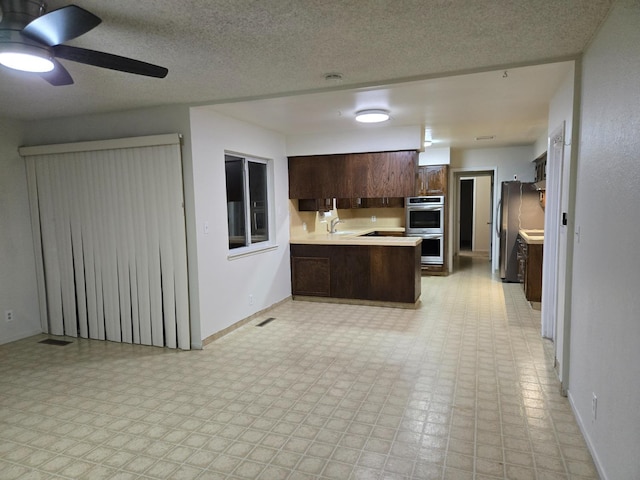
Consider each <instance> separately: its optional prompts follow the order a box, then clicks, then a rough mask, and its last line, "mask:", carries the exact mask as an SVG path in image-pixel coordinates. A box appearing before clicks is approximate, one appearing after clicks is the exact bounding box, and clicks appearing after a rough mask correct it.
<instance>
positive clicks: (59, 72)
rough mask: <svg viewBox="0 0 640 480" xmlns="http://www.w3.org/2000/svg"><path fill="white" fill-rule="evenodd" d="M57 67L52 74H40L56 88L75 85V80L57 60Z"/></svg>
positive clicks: (55, 62)
mask: <svg viewBox="0 0 640 480" xmlns="http://www.w3.org/2000/svg"><path fill="white" fill-rule="evenodd" d="M53 63H54V65H55V67H54V68H53V70H51V71H50V72H45V73H40V74H39V75H40V76H41V77H42V78H44V79H45V80H46V81H47V82H49V83H50V84H51V85H53V86H54V87H59V86H62V85H73V78H71V75H70V74H69V72H68V71H67V69H66V68H64V67H63V66H62V64H61V63H60V62H58V61H56V60H54V61H53Z"/></svg>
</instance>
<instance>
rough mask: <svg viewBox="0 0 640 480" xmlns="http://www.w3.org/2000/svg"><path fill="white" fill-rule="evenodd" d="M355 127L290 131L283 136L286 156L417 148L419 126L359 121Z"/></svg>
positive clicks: (419, 141) (420, 143)
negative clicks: (307, 132)
mask: <svg viewBox="0 0 640 480" xmlns="http://www.w3.org/2000/svg"><path fill="white" fill-rule="evenodd" d="M361 127H362V128H360V129H358V130H349V131H345V132H332V133H323V132H318V133H313V134H309V135H290V136H288V137H287V138H286V142H287V156H290V157H294V156H297V155H330V154H333V153H358V152H384V151H394V150H420V149H421V148H422V133H423V132H422V127H421V126H419V125H415V126H408V127H389V126H387V125H362V126H361Z"/></svg>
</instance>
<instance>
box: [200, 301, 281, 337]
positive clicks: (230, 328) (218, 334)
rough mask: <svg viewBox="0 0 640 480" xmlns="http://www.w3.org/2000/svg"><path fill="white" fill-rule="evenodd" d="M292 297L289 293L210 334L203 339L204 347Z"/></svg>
mask: <svg viewBox="0 0 640 480" xmlns="http://www.w3.org/2000/svg"><path fill="white" fill-rule="evenodd" d="M291 298H292V297H291V295H289V296H288V297H286V298H284V299H282V300H280V301H279V302H276V303H274V304H273V305H270V306H269V307H267V308H264V309H262V310H260V311H258V312H256V313H254V314H253V315H250V316H248V317H247V318H243V319H242V320H239V321H237V322H236V323H234V324H232V325H229V326H228V327H227V328H223V329H222V330H220V331H219V332H216V333H214V334H213V335H209V336H208V337H207V338H205V339H203V340H202V348H204V347H206V346H207V345H209V344H210V343H211V342H215V341H216V340H218V339H219V338H222V337H224V336H225V335H229V334H230V333H231V332H233V331H234V330H237V329H238V328H240V327H244V326H245V325H247V324H248V323H251V321H253V320H255V319H256V318H258V317H261V316H263V315H264V314H265V313H267V312H269V311H270V310H273V309H274V308H276V307H279V306H280V305H282V304H283V303H285V302H288V301H290V300H291Z"/></svg>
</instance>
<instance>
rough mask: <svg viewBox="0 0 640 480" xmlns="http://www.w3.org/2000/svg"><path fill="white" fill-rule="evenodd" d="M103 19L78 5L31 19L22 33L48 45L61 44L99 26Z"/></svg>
mask: <svg viewBox="0 0 640 480" xmlns="http://www.w3.org/2000/svg"><path fill="white" fill-rule="evenodd" d="M100 22H102V20H100V18H99V17H96V16H95V15H94V14H93V13H91V12H88V11H86V10H85V9H84V8H80V7H78V6H76V5H68V6H66V7H62V8H59V9H58V10H53V11H52V12H49V13H45V14H44V15H42V16H41V17H38V18H36V19H35V20H33V21H31V22H30V23H29V24H28V25H27V26H26V27H24V29H23V30H22V33H23V34H24V35H26V36H27V37H29V38H31V39H33V40H37V41H39V42H42V43H44V44H46V45H49V46H53V45H60V44H61V43H63V42H66V41H68V40H71V39H74V38H76V37H79V36H80V35H82V34H84V33H87V32H88V31H89V30H92V29H94V28H95V27H97V26H98V25H99V24H100Z"/></svg>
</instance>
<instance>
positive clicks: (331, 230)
mask: <svg viewBox="0 0 640 480" xmlns="http://www.w3.org/2000/svg"><path fill="white" fill-rule="evenodd" d="M339 223H344V222H343V221H342V220H340V219H339V218H338V217H336V218H333V219H332V220H331V223H330V225H331V227H329V225H327V230H329V233H336V225H338V224H339Z"/></svg>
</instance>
